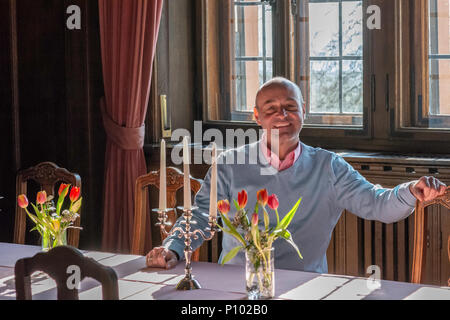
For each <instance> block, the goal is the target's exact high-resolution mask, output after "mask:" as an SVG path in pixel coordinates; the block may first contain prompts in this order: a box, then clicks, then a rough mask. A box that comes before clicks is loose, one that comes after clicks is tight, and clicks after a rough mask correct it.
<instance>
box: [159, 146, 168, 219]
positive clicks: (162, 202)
mask: <svg viewBox="0 0 450 320" xmlns="http://www.w3.org/2000/svg"><path fill="white" fill-rule="evenodd" d="M160 152H161V156H160V157H161V163H160V165H159V210H161V211H164V210H166V208H167V204H166V201H167V195H166V141H165V140H164V139H163V140H161V150H160Z"/></svg>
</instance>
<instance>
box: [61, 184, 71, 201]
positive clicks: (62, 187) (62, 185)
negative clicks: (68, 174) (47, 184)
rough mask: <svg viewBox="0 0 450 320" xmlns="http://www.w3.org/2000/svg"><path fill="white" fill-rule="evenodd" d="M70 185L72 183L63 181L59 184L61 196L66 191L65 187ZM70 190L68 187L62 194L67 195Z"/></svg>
mask: <svg viewBox="0 0 450 320" xmlns="http://www.w3.org/2000/svg"><path fill="white" fill-rule="evenodd" d="M68 186H70V184H65V183H61V185H60V186H59V190H58V195H59V196H61V193H62V192H63V191H64V189H66V188H67V187H68ZM68 191H69V189H68V188H67V189H66V192H64V194H63V195H62V197H63V198H64V197H65V196H67V192H68Z"/></svg>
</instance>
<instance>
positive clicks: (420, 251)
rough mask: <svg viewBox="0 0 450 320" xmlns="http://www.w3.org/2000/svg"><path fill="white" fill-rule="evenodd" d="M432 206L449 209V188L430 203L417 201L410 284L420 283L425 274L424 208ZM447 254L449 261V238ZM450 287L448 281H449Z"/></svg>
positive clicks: (425, 216) (425, 218)
mask: <svg viewBox="0 0 450 320" xmlns="http://www.w3.org/2000/svg"><path fill="white" fill-rule="evenodd" d="M433 204H440V205H443V206H444V207H446V208H447V209H450V187H449V188H447V190H446V192H445V194H444V195H443V196H440V197H438V198H436V199H434V200H431V201H417V202H416V211H415V218H414V249H413V263H412V273H411V282H412V283H421V281H422V279H423V275H424V272H425V257H426V254H425V250H426V230H427V213H426V211H425V208H426V207H428V206H431V205H433ZM448 241H449V242H448V254H449V259H450V237H449V240H448ZM449 285H450V280H449Z"/></svg>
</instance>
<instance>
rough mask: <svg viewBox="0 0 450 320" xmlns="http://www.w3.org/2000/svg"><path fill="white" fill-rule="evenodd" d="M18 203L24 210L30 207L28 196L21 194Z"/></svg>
mask: <svg viewBox="0 0 450 320" xmlns="http://www.w3.org/2000/svg"><path fill="white" fill-rule="evenodd" d="M17 203H18V205H19V207H21V208H22V209H25V208H26V207H28V198H27V196H26V195H24V194H21V195H20V196H18V197H17Z"/></svg>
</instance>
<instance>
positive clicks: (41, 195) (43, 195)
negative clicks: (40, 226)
mask: <svg viewBox="0 0 450 320" xmlns="http://www.w3.org/2000/svg"><path fill="white" fill-rule="evenodd" d="M46 201H47V192H45V191H39V192H38V194H37V196H36V203H37V204H44V203H45V202H46Z"/></svg>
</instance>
